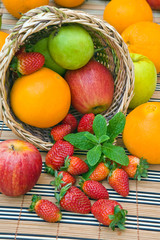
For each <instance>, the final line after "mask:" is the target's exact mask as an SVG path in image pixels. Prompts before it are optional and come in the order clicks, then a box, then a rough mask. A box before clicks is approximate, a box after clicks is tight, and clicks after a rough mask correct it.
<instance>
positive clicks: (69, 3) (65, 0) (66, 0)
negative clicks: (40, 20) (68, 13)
mask: <svg viewBox="0 0 160 240" xmlns="http://www.w3.org/2000/svg"><path fill="white" fill-rule="evenodd" d="M84 1H85V0H76V1H75V0H54V2H55V3H56V4H58V5H59V6H62V7H69V8H72V7H77V6H79V5H81V4H82V3H83V2H84Z"/></svg>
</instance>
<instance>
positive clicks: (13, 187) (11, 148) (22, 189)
mask: <svg viewBox="0 0 160 240" xmlns="http://www.w3.org/2000/svg"><path fill="white" fill-rule="evenodd" d="M41 170H42V158H41V154H40V153H39V151H38V150H37V148H36V147H35V146H33V145H32V144H31V143H28V142H26V141H22V140H18V139H12V140H6V141H4V142H1V143H0V192H2V193H3V194H5V195H7V196H19V195H22V194H25V193H26V192H28V191H29V190H30V189H31V188H32V187H33V186H34V185H35V184H36V182H37V180H38V178H39V176H40V174H41Z"/></svg>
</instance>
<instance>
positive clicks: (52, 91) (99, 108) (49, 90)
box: [0, 0, 160, 230]
mask: <svg viewBox="0 0 160 240" xmlns="http://www.w3.org/2000/svg"><path fill="white" fill-rule="evenodd" d="M4 2H5V1H4ZM55 2H56V3H57V4H59V5H62V6H65V5H63V4H67V5H66V7H70V5H69V4H70V2H69V1H65V2H64V3H63V1H58V0H56V1H55ZM71 2H72V1H71ZM148 2H149V3H150V4H153V3H154V2H152V1H151V0H148ZM74 3H75V1H74ZM74 3H73V2H72V3H71V4H72V6H71V7H74V5H73V4H74ZM81 3H83V1H77V3H76V4H81ZM6 6H7V5H6ZM151 6H153V7H154V8H155V7H157V6H154V5H151ZM135 14H136V15H135ZM15 16H17V17H19V15H15ZM113 16H114V18H113ZM135 16H136V17H135ZM126 19H127V21H126ZM104 20H106V21H108V22H109V23H110V24H112V25H113V26H114V27H115V28H116V29H117V31H118V32H119V33H120V34H121V35H122V38H123V39H124V41H125V42H126V44H127V45H128V49H129V51H130V56H131V58H132V60H133V63H134V67H135V88H134V97H133V99H132V100H131V102H130V106H129V107H130V108H131V109H133V108H135V109H134V110H133V111H131V112H130V113H129V114H128V116H127V117H126V118H125V116H124V114H122V113H121V112H119V113H117V114H116V115H115V116H114V117H113V118H112V119H111V120H110V121H108V122H106V119H105V118H104V117H103V116H102V115H101V114H99V113H103V112H104V111H106V110H107V109H108V108H109V107H110V106H111V104H112V101H113V96H114V77H113V76H112V74H111V72H110V71H109V69H108V68H107V67H105V66H104V65H102V64H101V63H100V62H98V61H96V60H95V58H94V54H95V52H96V51H98V49H95V47H94V43H93V39H92V37H91V36H90V34H89V32H88V31H86V29H84V28H83V27H82V26H80V25H79V24H65V25H62V26H61V27H58V28H55V30H52V32H49V33H48V35H47V36H46V35H44V36H42V37H41V39H38V40H36V42H34V43H33V42H32V41H31V42H26V43H25V44H24V45H23V46H21V47H20V49H19V50H18V51H17V52H16V54H15V56H14V58H13V59H12V61H11V64H10V75H11V78H12V80H13V84H12V85H13V86H12V89H11V92H10V103H11V107H12V110H13V112H14V114H15V116H16V117H17V118H18V119H19V120H21V121H22V122H24V123H26V124H29V125H31V126H34V127H37V128H49V129H51V130H49V131H50V136H51V138H52V140H53V146H52V148H51V149H50V150H49V151H48V153H47V154H46V158H45V171H46V173H48V174H51V175H52V176H54V180H53V181H51V185H53V186H54V187H55V190H56V193H55V198H56V200H57V203H58V205H59V206H60V208H62V209H65V210H66V211H71V212H75V213H81V214H87V213H89V212H91V213H92V214H93V215H94V216H95V218H96V219H97V220H98V221H99V222H100V223H102V224H104V225H106V226H109V227H110V228H112V229H113V230H114V229H115V227H116V226H117V227H119V228H120V229H124V224H125V219H126V214H127V211H126V210H125V209H123V207H122V206H121V204H119V203H118V202H117V201H114V200H111V199H109V194H108V191H107V189H106V188H105V187H104V185H103V184H102V183H101V181H103V180H107V182H108V184H109V185H110V187H112V188H113V189H114V190H115V191H116V192H117V193H118V194H120V195H121V196H122V197H127V196H128V194H129V178H134V179H137V180H141V178H142V177H147V169H148V163H153V164H159V163H160V157H159V156H160V150H159V144H158V143H159V141H158V140H159V134H160V127H159V118H160V103H149V102H148V103H147V101H148V100H149V99H150V97H151V96H152V94H153V92H154V91H155V87H156V83H157V72H159V71H160V59H159V52H160V38H159V36H160V26H159V25H158V24H156V23H153V15H152V10H151V8H150V7H149V5H148V3H147V1H146V0H139V1H137V0H132V1H128V0H121V1H119V0H112V1H110V3H109V4H108V5H107V6H106V8H105V10H104ZM5 37H6V35H5ZM2 38H3V33H2ZM153 46H154V47H153ZM141 54H143V55H141ZM142 103H145V104H142ZM71 105H72V107H73V108H74V109H76V110H77V111H78V112H79V113H80V114H81V115H82V117H81V118H80V119H79V118H76V117H75V116H73V115H72V114H71V113H69V109H70V108H71ZM137 132H138V136H137ZM120 133H122V136H123V142H124V144H125V146H126V147H127V149H128V150H129V151H130V155H128V156H127V155H126V153H125V151H124V149H123V148H122V147H120V146H116V145H115V139H116V138H117V136H118V135H119V134H120ZM75 149H80V150H85V151H87V154H86V160H83V159H81V158H80V157H78V156H75V155H74V153H75ZM19 151H22V152H23V153H24V155H25V157H24V155H23V154H21V156H20V155H19V154H18V152H19ZM7 154H9V156H10V158H7V157H6V156H8V155H7ZM131 154H132V155H131ZM0 156H1V158H0V176H1V179H0V191H1V192H2V193H4V194H6V195H7V196H19V195H21V194H25V193H26V192H28V191H29V190H30V189H31V188H32V187H33V186H34V185H35V184H36V182H37V180H38V178H39V176H40V173H41V169H42V159H41V156H40V153H39V152H38V150H37V149H36V148H35V147H34V146H32V144H29V143H26V142H24V141H20V140H10V141H9V142H2V143H0ZM144 158H145V159H144ZM24 160H25V164H24ZM147 162H148V163H147ZM11 163H12V164H11ZM8 165H10V166H11V167H10V168H8V167H6V166H8ZM22 172H23V174H22ZM15 173H16V174H15ZM15 182H16V184H15V187H14V188H12V183H13V185H14V183H15ZM76 183H78V184H79V187H77V185H76V186H75V184H76ZM91 200H94V203H93V205H91ZM60 208H59V207H57V205H55V204H54V203H52V202H50V201H48V200H43V199H41V197H40V196H33V198H32V204H31V206H30V211H34V210H35V211H36V213H37V214H38V216H40V217H41V218H43V219H44V220H45V221H48V222H57V221H60V220H61V218H62V213H61V211H60Z"/></svg>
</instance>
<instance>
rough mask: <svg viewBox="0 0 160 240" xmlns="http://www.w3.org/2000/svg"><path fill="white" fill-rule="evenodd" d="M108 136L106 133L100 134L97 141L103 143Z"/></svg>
mask: <svg viewBox="0 0 160 240" xmlns="http://www.w3.org/2000/svg"><path fill="white" fill-rule="evenodd" d="M109 138H110V137H109V136H107V135H102V136H101V137H100V138H99V141H98V142H99V143H104V142H106V141H108V139H109Z"/></svg>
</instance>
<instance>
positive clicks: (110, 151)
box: [102, 143, 129, 166]
mask: <svg viewBox="0 0 160 240" xmlns="http://www.w3.org/2000/svg"><path fill="white" fill-rule="evenodd" d="M102 152H103V154H104V155H105V156H106V157H107V158H109V159H110V160H113V161H115V162H116V163H119V164H121V165H124V166H127V165H128V164H129V159H128V156H127V155H126V153H125V151H124V149H123V148H122V147H119V146H114V145H112V144H111V143H104V144H103V147H102Z"/></svg>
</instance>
